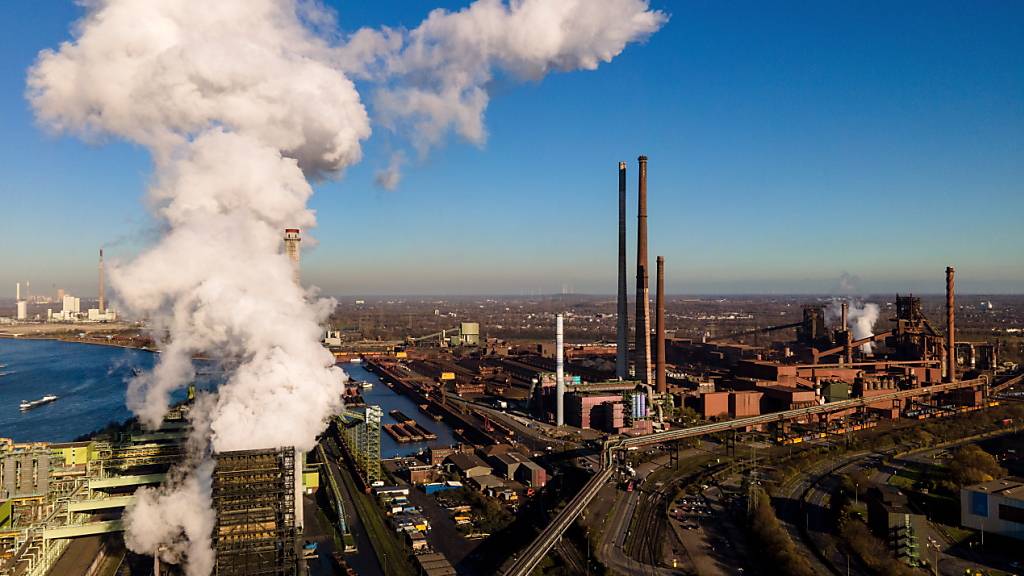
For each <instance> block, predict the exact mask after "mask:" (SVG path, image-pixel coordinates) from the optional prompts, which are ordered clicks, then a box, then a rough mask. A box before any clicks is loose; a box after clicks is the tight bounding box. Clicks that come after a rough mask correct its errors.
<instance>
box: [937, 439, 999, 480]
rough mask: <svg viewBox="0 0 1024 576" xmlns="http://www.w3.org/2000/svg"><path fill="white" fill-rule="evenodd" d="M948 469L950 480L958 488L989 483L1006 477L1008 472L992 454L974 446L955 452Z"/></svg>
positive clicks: (969, 445) (970, 445)
mask: <svg viewBox="0 0 1024 576" xmlns="http://www.w3.org/2000/svg"><path fill="white" fill-rule="evenodd" d="M948 467H949V476H950V479H952V481H953V482H954V483H955V484H956V485H957V486H966V485H968V484H977V483H979V482H988V481H989V480H992V479H993V478H1001V477H1003V476H1005V475H1006V470H1005V469H1004V468H1003V467H1002V466H1000V465H999V463H998V462H996V459H995V458H994V457H993V456H992V455H991V454H989V453H988V452H985V451H984V450H982V449H981V448H980V447H978V446H976V445H974V444H968V445H967V446H964V447H963V448H960V449H959V450H956V451H955V452H953V458H952V460H950V462H949V465H948Z"/></svg>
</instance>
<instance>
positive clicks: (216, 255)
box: [28, 0, 667, 576]
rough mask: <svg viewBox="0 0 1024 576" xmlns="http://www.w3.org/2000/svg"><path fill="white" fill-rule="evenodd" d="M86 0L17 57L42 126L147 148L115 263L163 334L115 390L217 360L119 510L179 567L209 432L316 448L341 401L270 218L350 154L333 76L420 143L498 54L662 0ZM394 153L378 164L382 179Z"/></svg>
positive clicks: (577, 44) (575, 33) (517, 68)
mask: <svg viewBox="0 0 1024 576" xmlns="http://www.w3.org/2000/svg"><path fill="white" fill-rule="evenodd" d="M81 4H82V6H83V7H84V8H85V16H84V17H83V18H82V19H81V20H80V21H79V22H77V23H76V24H75V27H74V29H73V39H72V40H71V41H68V42H64V43H62V44H61V46H60V47H59V48H58V49H57V50H44V51H42V52H41V53H40V54H39V57H38V59H37V61H36V63H35V64H34V66H33V67H32V69H31V70H30V71H29V75H28V98H29V100H30V102H31V104H32V107H33V108H34V110H35V113H36V116H37V118H38V120H39V121H40V123H41V124H42V125H44V126H46V127H48V128H50V129H52V130H54V131H55V132H65V133H71V134H74V135H77V136H80V137H82V138H83V139H85V140H87V141H90V142H101V141H102V140H103V139H104V138H106V137H110V136H112V137H116V138H122V139H125V140H128V141H130V142H134V143H137V144H139V145H141V146H144V147H146V148H147V149H148V150H149V151H150V153H151V155H152V158H153V163H154V177H153V180H152V185H151V187H150V189H149V195H148V197H149V201H150V205H151V208H152V211H153V213H154V216H155V217H156V218H157V219H158V221H159V222H160V223H161V225H162V226H163V229H164V230H165V231H166V232H165V234H164V235H163V236H162V238H160V239H159V241H158V242H157V243H156V244H155V245H154V246H153V247H152V248H150V249H148V250H147V251H145V252H144V253H143V254H141V255H140V256H138V257H137V258H136V259H135V260H134V261H132V262H130V263H128V264H126V265H119V266H113V267H111V270H110V279H111V283H112V285H113V287H114V288H115V289H116V290H117V293H118V295H119V298H120V301H121V303H122V305H123V306H124V307H126V308H128V309H129V311H131V312H133V313H134V314H136V315H138V316H139V317H145V318H148V319H150V321H151V323H152V327H153V334H154V335H155V336H156V337H157V338H158V339H159V341H160V347H161V350H162V352H163V353H162V354H161V355H160V358H159V361H158V363H157V366H156V367H155V369H154V370H153V371H152V372H151V373H148V374H145V375H143V376H141V377H139V378H137V379H136V380H135V381H133V382H132V383H131V385H130V388H129V391H128V403H129V406H130V407H131V409H132V410H133V411H134V412H135V413H136V414H137V415H138V417H139V419H140V421H141V422H143V423H144V424H145V425H147V426H148V427H151V428H153V427H156V426H158V425H159V424H160V422H161V421H162V418H163V416H164V414H165V413H166V411H167V409H168V404H169V401H170V395H171V393H172V392H173V391H174V390H176V389H180V388H182V387H184V386H186V385H187V384H188V383H189V382H190V381H191V380H192V379H193V378H194V376H195V371H194V368H193V365H192V357H193V356H195V355H200V354H201V355H206V356H210V357H212V358H214V359H216V360H219V361H220V362H221V363H222V364H224V366H225V367H227V368H228V374H229V376H228V379H227V381H226V382H225V383H224V384H222V385H221V386H220V387H219V389H218V390H217V392H216V393H215V394H212V395H210V396H204V397H202V398H201V399H200V400H199V401H197V402H196V403H195V405H194V407H193V410H192V413H191V416H190V417H191V420H192V425H193V433H192V437H191V440H190V442H189V457H188V458H187V459H186V461H185V462H183V463H182V464H181V465H180V466H179V467H178V468H176V469H175V470H174V471H172V474H171V480H170V481H169V482H168V483H167V484H166V485H165V486H163V487H161V488H159V489H143V490H140V491H139V492H138V498H137V503H136V504H135V505H134V506H133V507H132V508H130V509H129V510H128V511H127V513H126V524H127V530H128V532H127V534H126V542H127V543H128V545H129V547H130V548H131V549H132V550H134V551H136V552H140V553H148V554H160V555H161V557H162V558H163V559H164V560H165V561H168V562H183V563H185V565H186V572H187V574H189V576H205V575H206V574H209V573H210V571H211V567H212V565H213V557H212V549H211V546H210V542H209V536H210V534H211V533H212V527H213V522H214V518H213V514H212V512H211V511H210V489H211V480H210V477H211V473H212V470H213V466H214V465H213V458H215V456H216V453H218V452H222V451H227V450H238V449H257V448H272V447H279V446H295V447H297V448H298V449H300V450H308V449H311V448H312V447H313V446H315V442H316V436H317V434H318V433H320V432H321V431H322V430H323V428H324V426H325V422H326V420H327V418H329V417H330V416H331V415H332V414H334V413H336V412H337V410H338V409H339V408H340V405H341V402H340V398H341V393H342V389H343V379H344V378H345V376H344V374H343V373H342V372H341V371H340V370H339V369H338V368H336V367H334V362H333V360H334V359H333V357H332V355H331V354H330V353H329V352H327V351H326V350H324V349H323V348H322V347H321V346H320V343H319V338H320V334H321V329H320V324H321V323H322V321H323V320H324V319H325V318H326V316H327V314H328V313H329V312H330V311H331V310H332V309H333V306H334V302H333V301H331V300H326V299H319V298H316V296H315V293H314V291H313V290H310V291H309V292H303V290H302V288H301V287H300V286H297V285H296V284H295V283H294V282H293V280H292V268H291V264H290V262H289V261H288V259H287V258H286V257H285V256H284V255H283V254H282V250H281V234H282V231H283V229H284V228H286V227H299V228H303V229H307V230H308V229H309V228H312V227H313V226H315V223H316V218H315V214H314V213H313V211H311V210H310V209H309V208H308V207H307V201H308V199H309V197H310V196H311V194H312V193H313V189H312V187H311V186H310V184H309V182H308V180H309V179H310V178H315V179H316V178H332V177H337V176H339V175H340V173H341V172H342V171H343V170H344V169H345V168H346V167H347V166H349V165H351V164H352V163H355V162H357V161H359V160H360V158H361V155H362V152H361V142H362V141H363V140H365V139H366V138H368V137H369V136H370V119H369V116H368V114H367V112H366V110H365V108H364V106H363V104H362V101H361V98H360V95H359V94H358V92H357V91H356V88H355V86H354V84H353V83H352V81H351V80H350V79H349V78H350V77H357V78H360V79H363V80H366V81H367V82H369V83H372V84H375V85H376V86H377V87H378V88H377V92H376V97H375V101H376V103H377V105H376V113H377V114H379V118H378V121H380V122H381V123H382V124H383V125H385V126H388V127H390V128H394V129H396V130H398V131H402V128H403V126H405V127H408V132H407V134H408V135H409V136H410V138H411V139H412V145H413V147H414V148H416V149H417V150H419V151H420V152H421V153H425V151H426V150H427V149H429V147H431V146H434V145H436V144H437V143H438V142H439V141H440V140H441V139H442V138H443V136H444V135H445V133H446V132H448V131H449V130H453V129H454V130H455V131H457V132H458V133H459V134H461V135H462V136H463V137H465V138H467V139H469V140H470V141H473V142H477V143H482V142H483V141H484V135H485V130H484V126H483V115H484V111H485V108H486V106H487V103H488V101H489V96H488V94H487V86H488V84H489V83H490V82H491V81H492V79H493V78H494V77H495V74H496V73H497V74H509V75H512V76H515V77H517V78H521V79H539V78H541V77H542V76H543V75H544V74H546V73H547V72H549V71H552V70H573V69H587V70H590V69H594V68H596V67H597V66H598V64H599V63H600V62H607V61H609V60H611V59H612V58H613V57H615V56H616V55H617V54H619V53H620V52H621V51H622V50H623V48H624V47H625V45H626V44H627V43H629V42H633V41H637V40H642V39H644V38H646V37H647V36H649V35H650V34H652V33H653V32H654V31H656V30H657V29H658V28H659V27H660V26H661V25H662V24H663V23H664V22H665V21H666V18H667V17H666V16H665V15H664V14H663V13H661V12H658V11H651V10H649V9H648V4H647V2H646V0H604V1H602V2H590V1H586V0H510V3H509V4H505V3H503V2H501V1H499V0H479V1H477V2H475V3H473V4H471V5H470V6H469V7H467V8H466V9H464V10H461V11H459V12H455V13H449V12H446V11H443V10H437V11H434V12H432V13H431V14H430V16H429V17H428V18H427V20H426V21H425V22H424V23H423V24H421V25H420V26H419V27H417V28H415V29H413V30H411V31H406V30H391V29H383V30H371V29H364V30H360V31H358V32H356V33H355V34H353V35H351V36H350V37H348V39H347V40H346V41H345V42H343V43H341V42H337V41H336V39H337V38H341V35H340V33H338V32H337V31H336V30H333V26H334V25H335V22H336V19H335V18H334V15H333V13H332V12H330V11H329V10H326V9H325V8H323V7H322V6H321V5H320V4H319V3H317V2H316V0H218V1H217V2H203V3H200V2H182V1H180V0H145V1H138V0H81ZM399 165H400V162H393V163H392V166H390V167H389V168H391V170H390V172H392V174H389V175H387V174H386V178H385V179H384V182H383V184H385V185H387V184H393V185H397V183H398V178H399V174H398V168H399Z"/></svg>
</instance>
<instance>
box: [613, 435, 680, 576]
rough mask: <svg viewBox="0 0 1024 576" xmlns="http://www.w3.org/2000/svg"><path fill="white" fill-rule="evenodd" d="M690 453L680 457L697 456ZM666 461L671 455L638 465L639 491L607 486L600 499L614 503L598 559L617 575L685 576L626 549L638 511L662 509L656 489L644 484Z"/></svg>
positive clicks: (637, 483) (657, 510)
mask: <svg viewBox="0 0 1024 576" xmlns="http://www.w3.org/2000/svg"><path fill="white" fill-rule="evenodd" d="M687 452H689V454H685V453H680V457H681V458H683V457H686V456H687V455H689V456H693V455H696V454H697V453H698V452H697V451H696V450H690V451H687ZM667 461H668V455H664V456H659V457H657V458H655V459H654V460H652V461H649V462H644V463H643V464H640V465H639V466H637V468H636V482H635V484H636V486H637V489H635V490H633V491H632V492H622V491H621V490H620V489H619V488H618V487H616V486H614V485H608V486H606V487H604V489H602V491H601V497H602V498H609V499H612V500H614V505H613V507H612V510H611V514H610V516H609V519H608V521H607V522H606V524H605V527H604V531H603V533H602V536H601V542H600V544H599V546H598V554H597V557H598V559H599V560H600V561H601V562H602V563H603V564H604V565H605V566H607V567H609V568H611V569H612V571H614V572H618V573H622V574H654V575H659V576H670V575H673V574H682V572H681V571H679V570H672V569H669V568H664V567H661V566H653V565H651V564H645V563H642V562H640V561H638V560H636V559H634V558H632V557H631V556H630V555H629V554H627V553H626V550H625V547H626V542H627V538H628V537H629V536H630V521H631V520H632V519H633V517H634V515H636V514H637V512H638V509H641V508H646V507H650V508H651V509H652V510H654V511H655V512H656V513H657V512H660V511H661V509H662V508H661V506H660V505H659V504H658V503H657V501H658V500H659V499H660V494H659V493H658V492H657V491H655V490H652V489H648V488H646V487H645V481H646V479H647V477H648V476H650V474H651V473H652V472H654V471H655V470H657V469H658V468H660V467H662V466H664V465H665V463H666V462H667ZM644 505H646V506H644ZM663 533H664V532H663ZM641 540H642V539H641ZM641 544H642V542H641ZM659 544H660V543H659Z"/></svg>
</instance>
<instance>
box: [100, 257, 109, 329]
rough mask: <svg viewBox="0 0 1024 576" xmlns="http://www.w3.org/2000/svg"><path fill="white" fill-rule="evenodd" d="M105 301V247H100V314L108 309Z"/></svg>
mask: <svg viewBox="0 0 1024 576" xmlns="http://www.w3.org/2000/svg"><path fill="white" fill-rule="evenodd" d="M105 302H106V295H105V294H104V293H103V248H100V303H99V308H100V314H103V313H104V312H105V311H106V309H107V308H106V306H105Z"/></svg>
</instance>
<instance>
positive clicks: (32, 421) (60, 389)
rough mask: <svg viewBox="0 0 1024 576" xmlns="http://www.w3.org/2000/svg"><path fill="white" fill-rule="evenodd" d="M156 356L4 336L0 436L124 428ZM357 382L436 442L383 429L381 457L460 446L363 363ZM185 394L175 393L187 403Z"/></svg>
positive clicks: (73, 434) (211, 382)
mask: <svg viewBox="0 0 1024 576" xmlns="http://www.w3.org/2000/svg"><path fill="white" fill-rule="evenodd" d="M155 360H156V354H154V353H152V352H146V351H144V350H130V349H124V348H116V347H112V346H101V345H96V344H82V343H76V342H60V341H54V340H16V339H6V338H0V366H3V367H0V438H12V439H13V440H14V441H15V442H34V441H41V442H67V441H70V440H74V439H75V438H77V437H79V436H81V435H83V434H88V433H90V432H94V431H96V430H99V429H100V428H103V427H104V426H106V425H107V424H109V423H111V422H123V421H124V420H127V419H128V418H130V417H131V416H132V414H131V413H130V412H129V411H128V408H127V407H125V390H126V388H127V382H128V380H129V379H130V378H131V377H132V375H133V369H141V370H149V369H151V368H152V367H153V363H154V362H155ZM341 367H342V368H343V369H344V370H345V371H346V372H348V374H349V376H350V377H352V378H353V379H356V380H362V381H366V382H371V383H373V388H372V389H369V390H364V391H363V398H364V399H365V401H366V403H367V404H376V405H378V406H380V407H381V408H382V409H383V410H384V417H383V420H382V423H384V424H387V423H391V422H395V419H394V418H392V417H391V415H390V412H391V410H400V411H402V412H404V413H405V414H406V415H408V416H410V417H412V418H415V419H416V421H417V422H418V423H419V424H420V425H421V426H423V427H424V428H427V429H428V430H430V431H431V432H433V433H435V434H437V440H434V441H431V442H415V443H407V444H399V443H398V442H396V441H395V440H394V439H393V438H391V436H388V435H387V433H386V432H384V431H383V430H381V456H383V457H384V458H393V457H395V456H405V455H409V454H414V453H416V452H418V451H420V450H423V449H425V448H426V447H427V446H448V445H450V444H452V443H454V442H455V438H454V437H453V436H452V431H451V428H449V427H448V426H447V425H446V424H444V423H441V422H434V421H433V420H431V419H430V418H428V417H427V416H426V415H424V414H423V413H422V412H420V411H419V408H417V406H416V403H415V402H413V401H412V400H411V399H409V398H408V397H406V396H402V395H400V394H398V393H397V392H395V391H394V390H392V389H390V388H388V387H387V386H385V385H384V383H383V382H381V381H380V380H379V379H378V378H377V376H376V375H374V374H373V373H372V372H369V371H367V370H366V369H365V368H363V367H362V366H361V365H359V364H343V365H342V366H341ZM199 372H200V376H199V378H198V381H197V383H196V384H197V387H199V388H200V389H212V388H215V387H216V385H217V383H218V382H219V381H220V380H221V379H222V376H221V375H218V374H216V373H212V372H213V371H212V370H210V369H209V368H206V369H204V367H203V366H200V367H199ZM46 394H56V395H57V396H59V399H58V400H56V401H55V402H51V403H49V404H44V405H42V406H38V407H36V408H34V409H32V410H29V411H27V412H21V411H20V410H19V408H18V404H19V403H20V402H21V401H22V400H35V399H38V398H41V397H43V396H44V395H46ZM184 398H185V391H184V390H179V391H178V392H176V393H175V394H174V397H173V399H174V401H178V400H183V399H184Z"/></svg>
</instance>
